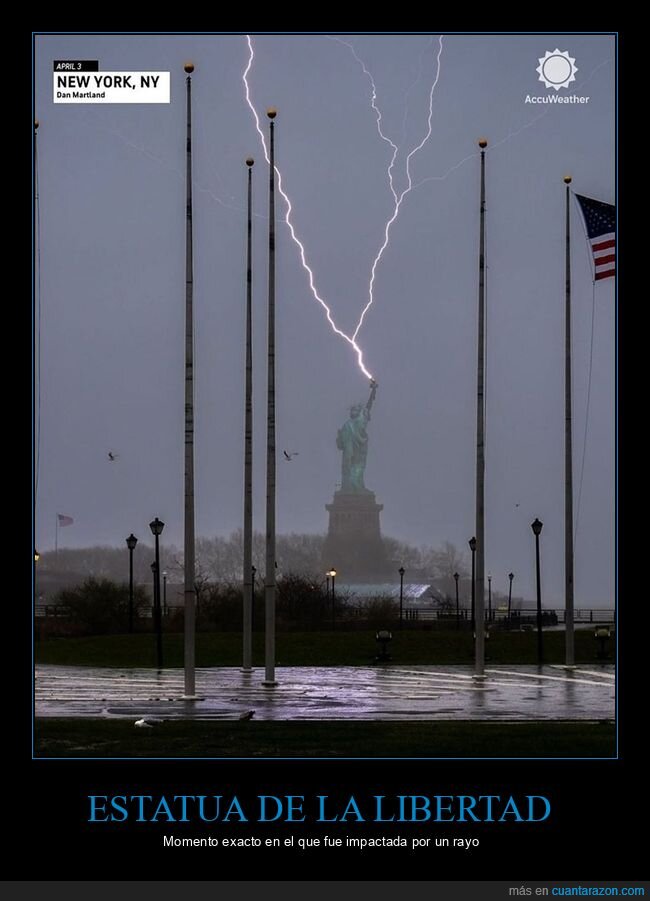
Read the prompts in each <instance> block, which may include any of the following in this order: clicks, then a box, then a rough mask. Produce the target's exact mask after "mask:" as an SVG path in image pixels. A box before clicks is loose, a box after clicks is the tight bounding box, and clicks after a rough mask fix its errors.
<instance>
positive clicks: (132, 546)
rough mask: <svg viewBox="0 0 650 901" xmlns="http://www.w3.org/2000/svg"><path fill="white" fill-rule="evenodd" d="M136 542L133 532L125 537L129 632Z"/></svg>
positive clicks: (130, 627) (131, 621)
mask: <svg viewBox="0 0 650 901" xmlns="http://www.w3.org/2000/svg"><path fill="white" fill-rule="evenodd" d="M137 543H138V539H137V538H136V537H135V535H134V534H133V532H131V534H130V535H129V537H128V538H127V539H126V546H127V547H128V549H129V632H133V551H134V550H135V546H136V544H137Z"/></svg>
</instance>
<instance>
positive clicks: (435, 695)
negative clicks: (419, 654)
mask: <svg viewBox="0 0 650 901" xmlns="http://www.w3.org/2000/svg"><path fill="white" fill-rule="evenodd" d="M263 678H264V670H263V669H257V670H254V671H253V672H252V674H250V673H249V674H245V673H243V672H242V671H241V669H238V668H236V667H221V668H213V669H198V670H197V673H196V687H197V694H198V696H199V697H198V699H197V700H196V701H184V700H183V699H182V694H183V671H182V670H180V669H166V670H161V671H160V672H158V671H156V670H150V669H108V668H103V669H100V668H95V667H73V666H38V667H37V668H36V682H35V694H36V715H37V716H58V717H67V716H70V717H84V716H88V717H121V718H131V717H133V718H139V717H142V716H155V717H160V718H163V719H201V720H211V719H238V718H239V717H240V715H241V714H242V713H245V712H246V711H250V710H254V711H255V719H259V720H289V719H290V720H404V719H408V720H437V719H441V720H448V719H451V720H454V719H457V720H483V719H489V720H612V719H614V714H615V701H614V688H615V686H614V680H615V675H614V667H613V666H612V665H609V664H608V665H593V666H592V665H589V666H584V667H582V666H579V667H577V668H576V669H573V670H567V669H565V668H564V667H561V666H544V667H542V668H541V669H539V668H538V667H536V666H494V667H491V668H488V669H487V670H486V678H485V680H482V681H481V680H476V679H474V678H473V676H472V670H471V668H470V667H467V666H439V667H435V666H396V665H389V666H375V667H304V666H297V667H280V668H278V669H277V670H276V678H277V680H278V685H277V686H276V687H274V688H265V687H264V686H263V685H262V680H263Z"/></svg>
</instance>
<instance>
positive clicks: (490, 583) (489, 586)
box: [488, 573, 492, 623]
mask: <svg viewBox="0 0 650 901" xmlns="http://www.w3.org/2000/svg"><path fill="white" fill-rule="evenodd" d="M488 622H489V623H491V622H492V574H491V573H488Z"/></svg>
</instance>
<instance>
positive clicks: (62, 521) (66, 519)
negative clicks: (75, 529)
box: [56, 513, 74, 526]
mask: <svg viewBox="0 0 650 901" xmlns="http://www.w3.org/2000/svg"><path fill="white" fill-rule="evenodd" d="M56 515H57V516H58V517H59V525H60V526H71V525H72V523H73V522H74V519H73V518H72V517H71V516H64V515H63V513H57V514H56Z"/></svg>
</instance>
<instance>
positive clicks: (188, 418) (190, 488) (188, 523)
mask: <svg viewBox="0 0 650 901" xmlns="http://www.w3.org/2000/svg"><path fill="white" fill-rule="evenodd" d="M183 69H184V70H185V72H186V73H187V79H186V84H187V125H186V129H187V138H186V205H185V521H184V548H183V555H184V558H183V559H184V571H185V584H184V602H185V623H184V667H185V673H184V675H185V679H184V695H183V696H184V697H185V698H188V699H192V698H195V697H196V685H195V676H196V674H195V641H196V623H195V616H196V596H195V581H196V579H195V542H194V320H193V306H192V302H193V295H194V272H193V260H192V72H193V71H194V64H193V63H190V62H188V63H185V65H184V66H183Z"/></svg>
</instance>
